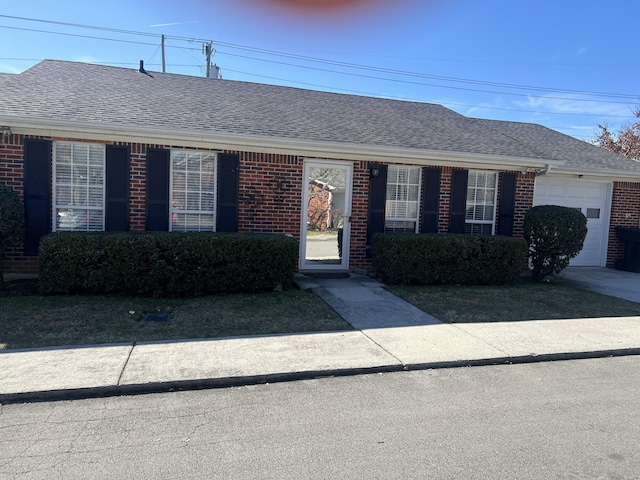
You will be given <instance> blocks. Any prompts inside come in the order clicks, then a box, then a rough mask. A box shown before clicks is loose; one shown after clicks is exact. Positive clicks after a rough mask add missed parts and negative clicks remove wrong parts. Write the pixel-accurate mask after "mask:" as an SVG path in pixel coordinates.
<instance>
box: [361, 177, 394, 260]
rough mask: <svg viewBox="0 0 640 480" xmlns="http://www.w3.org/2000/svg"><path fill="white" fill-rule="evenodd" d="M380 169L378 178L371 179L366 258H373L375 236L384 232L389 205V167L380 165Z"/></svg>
mask: <svg viewBox="0 0 640 480" xmlns="http://www.w3.org/2000/svg"><path fill="white" fill-rule="evenodd" d="M378 167H379V170H378V176H377V177H369V211H368V215H367V246H366V251H365V255H366V258H371V257H372V256H373V250H372V244H373V243H372V242H373V236H374V235H375V234H376V233H381V232H384V216H385V210H386V204H387V172H388V169H389V167H388V165H378Z"/></svg>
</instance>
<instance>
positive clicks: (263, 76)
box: [224, 68, 635, 118]
mask: <svg viewBox="0 0 640 480" xmlns="http://www.w3.org/2000/svg"><path fill="white" fill-rule="evenodd" d="M224 70H225V71H226V72H234V73H240V74H243V75H250V76H254V77H260V78H268V79H270V80H277V81H280V82H287V83H292V84H297V85H306V86H309V87H316V88H324V89H327V90H332V91H339V92H347V93H355V94H360V95H366V96H369V97H379V98H391V99H394V100H404V101H417V100H414V99H410V98H406V97H396V96H392V95H384V96H382V95H378V94H375V93H371V92H363V91H361V90H352V89H347V88H340V87H331V86H328V85H320V84H317V83H309V82H300V81H297V80H289V79H286V78H281V77H272V76H269V75H260V74H257V73H251V72H243V71H241V70H233V69H230V68H225V69H224ZM546 98H549V97H546ZM431 103H433V102H431ZM438 103H439V104H441V105H453V106H456V107H468V108H478V109H483V110H500V111H504V112H521V113H532V111H531V110H523V109H517V108H504V107H488V106H480V105H470V104H466V103H456V102H438ZM535 113H539V114H544V115H566V116H572V117H573V116H585V117H593V116H598V117H611V118H635V116H634V115H610V114H597V115H596V114H593V113H565V112H546V111H541V110H535Z"/></svg>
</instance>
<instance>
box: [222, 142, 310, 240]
mask: <svg viewBox="0 0 640 480" xmlns="http://www.w3.org/2000/svg"><path fill="white" fill-rule="evenodd" d="M229 153H238V152H229ZM302 185H303V181H302V159H301V158H299V157H297V156H291V155H276V154H267V153H249V152H241V153H240V191H239V206H238V225H239V230H240V231H241V232H259V233H282V234H289V235H293V236H294V237H296V238H298V239H299V238H300V217H301V215H302Z"/></svg>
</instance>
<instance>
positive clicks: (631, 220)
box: [0, 134, 640, 273]
mask: <svg viewBox="0 0 640 480" xmlns="http://www.w3.org/2000/svg"><path fill="white" fill-rule="evenodd" d="M25 138H43V137H25V136H22V135H15V134H14V135H11V136H10V137H9V139H8V141H7V142H6V143H5V144H0V182H2V183H4V184H8V185H11V186H13V187H14V188H15V189H16V190H17V191H18V193H19V194H20V196H21V198H22V196H23V193H24V191H23V177H24V160H23V158H24V150H23V146H22V145H23V143H24V139H25ZM48 139H50V140H53V141H56V140H64V141H76V142H84V141H85V140H80V139H71V138H64V139H62V138H48ZM100 143H105V142H100ZM113 144H114V145H125V146H128V147H129V148H130V149H131V156H130V172H129V175H130V177H129V179H130V191H129V228H130V230H133V231H141V230H144V228H145V223H146V154H147V151H148V149H149V148H163V149H168V150H170V149H182V148H183V147H180V146H172V145H147V144H138V143H133V144H129V143H118V142H113ZM225 153H235V154H238V155H239V157H240V171H239V184H240V186H239V192H238V195H239V197H238V198H239V204H238V225H239V228H238V230H239V231H240V232H257V233H279V234H288V235H292V236H293V237H295V238H297V239H298V240H299V239H300V229H301V215H302V196H303V195H302V193H303V188H307V186H306V182H304V179H303V161H304V158H303V157H300V156H296V155H280V154H271V153H252V152H236V151H227V152H225ZM331 160H340V159H331ZM350 163H351V164H352V165H353V185H352V206H351V229H350V242H349V247H350V255H349V267H350V268H351V269H354V268H362V269H370V268H371V260H370V259H367V258H365V247H366V236H367V216H368V195H369V162H368V161H364V160H362V161H351V162H350ZM408 165H409V164H408ZM453 170H454V169H453V168H452V167H441V177H440V197H439V207H438V224H437V226H438V232H441V233H443V232H447V230H448V228H449V210H450V206H451V177H452V172H453ZM494 171H496V170H494ZM516 173H517V180H516V204H515V216H514V230H513V235H514V236H515V237H522V225H523V221H524V214H525V213H526V211H527V210H528V209H529V208H530V207H531V205H532V203H533V188H534V183H535V175H534V174H533V173H527V174H526V175H522V173H521V172H516ZM498 198H499V197H498ZM497 208H499V205H496V217H497ZM627 214H629V215H627ZM611 224H612V225H625V226H634V227H637V226H638V225H639V224H640V183H626V182H616V183H615V184H614V189H613V203H612V213H611ZM623 253H624V245H623V244H622V242H620V241H618V240H617V238H616V236H615V230H614V229H613V228H611V229H610V231H609V254H608V257H607V265H608V266H612V265H613V264H614V263H615V260H616V259H618V258H621V257H622V255H623ZM5 271H6V272H24V273H28V272H35V271H37V258H36V257H25V256H24V255H22V247H17V248H13V249H9V250H8V251H7V254H6V256H5Z"/></svg>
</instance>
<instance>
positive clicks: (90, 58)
mask: <svg viewBox="0 0 640 480" xmlns="http://www.w3.org/2000/svg"><path fill="white" fill-rule="evenodd" d="M73 61H74V62H82V63H100V60H98V59H97V58H96V57H94V56H93V55H82V56H79V57H75V58H74V59H73Z"/></svg>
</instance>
